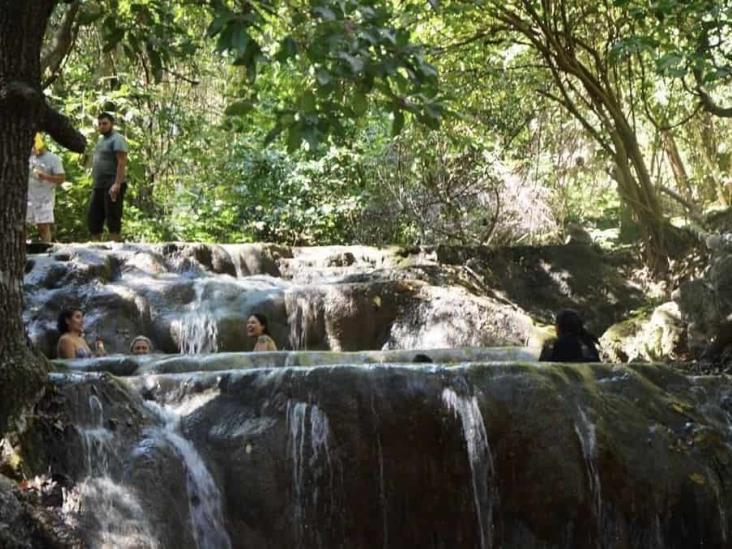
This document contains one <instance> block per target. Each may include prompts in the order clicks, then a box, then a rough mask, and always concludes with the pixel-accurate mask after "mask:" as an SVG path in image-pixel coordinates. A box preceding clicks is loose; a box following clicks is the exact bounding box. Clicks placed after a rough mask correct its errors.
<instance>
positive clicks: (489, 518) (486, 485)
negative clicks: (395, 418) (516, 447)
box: [442, 388, 499, 549]
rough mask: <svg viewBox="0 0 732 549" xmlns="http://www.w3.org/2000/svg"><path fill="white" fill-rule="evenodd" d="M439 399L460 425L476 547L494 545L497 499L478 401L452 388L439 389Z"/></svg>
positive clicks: (492, 469)
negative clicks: (475, 525)
mask: <svg viewBox="0 0 732 549" xmlns="http://www.w3.org/2000/svg"><path fill="white" fill-rule="evenodd" d="M442 402H443V404H444V405H445V406H446V407H447V409H448V410H450V411H451V412H452V413H453V414H454V415H455V416H456V417H457V418H459V419H460V423H461V424H462V427H463V435H464V436H465V443H466V446H467V450H468V461H469V463H470V472H471V480H472V488H473V503H474V505H475V516H476V520H477V521H478V527H479V529H480V546H481V548H488V549H490V548H492V547H493V546H494V540H493V538H494V532H495V525H494V518H495V517H494V513H495V512H496V508H497V507H498V503H499V498H498V490H497V488H496V486H495V471H494V467H493V458H492V456H491V449H490V446H489V444H488V435H487V433H486V430H485V423H484V422H483V416H482V414H481V413H480V408H479V407H478V400H477V398H476V397H475V396H473V397H471V398H467V397H464V396H460V395H458V394H457V393H456V392H455V391H454V390H453V389H450V388H445V389H444V390H443V391H442Z"/></svg>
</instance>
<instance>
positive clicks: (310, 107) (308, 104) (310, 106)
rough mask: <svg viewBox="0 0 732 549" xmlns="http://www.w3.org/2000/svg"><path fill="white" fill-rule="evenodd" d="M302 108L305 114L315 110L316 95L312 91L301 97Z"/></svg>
mask: <svg viewBox="0 0 732 549" xmlns="http://www.w3.org/2000/svg"><path fill="white" fill-rule="evenodd" d="M300 108H301V109H302V110H303V111H305V112H312V111H314V110H315V95H313V92H311V91H310V90H307V91H306V92H305V93H303V94H302V96H301V97H300Z"/></svg>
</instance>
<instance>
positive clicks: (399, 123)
mask: <svg viewBox="0 0 732 549" xmlns="http://www.w3.org/2000/svg"><path fill="white" fill-rule="evenodd" d="M403 127H404V113H403V112H402V111H394V120H393V121H392V123H391V135H392V137H396V136H397V135H399V134H400V133H402V128H403Z"/></svg>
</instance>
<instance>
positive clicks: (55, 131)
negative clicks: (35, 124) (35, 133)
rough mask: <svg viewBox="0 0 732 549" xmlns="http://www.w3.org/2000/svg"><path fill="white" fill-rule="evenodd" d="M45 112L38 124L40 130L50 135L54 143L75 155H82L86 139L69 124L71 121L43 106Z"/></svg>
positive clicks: (48, 106) (47, 106) (49, 107)
mask: <svg viewBox="0 0 732 549" xmlns="http://www.w3.org/2000/svg"><path fill="white" fill-rule="evenodd" d="M44 106H45V110H44V113H43V117H42V119H41V123H40V129H41V130H43V131H45V132H46V133H47V134H48V135H50V136H51V137H52V138H53V140H54V141H56V143H58V144H59V145H61V146H62V147H65V148H67V149H69V150H70V151H73V152H76V153H83V152H84V150H85V149H86V138H85V137H84V136H83V135H82V134H81V133H80V132H79V131H78V130H77V129H76V128H74V126H73V125H72V124H71V121H70V120H69V119H68V118H67V117H66V116H64V115H63V114H61V113H60V112H58V111H56V110H54V109H53V108H52V107H51V106H50V105H48V104H44Z"/></svg>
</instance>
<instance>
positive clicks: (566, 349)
mask: <svg viewBox="0 0 732 549" xmlns="http://www.w3.org/2000/svg"><path fill="white" fill-rule="evenodd" d="M554 327H555V329H556V332H557V337H556V339H554V340H552V341H550V342H548V343H546V344H545V345H544V348H543V349H542V350H541V356H540V357H539V360H541V361H544V362H600V354H599V353H598V350H597V348H598V347H599V345H600V341H599V340H598V339H597V337H596V336H595V335H594V334H592V333H590V332H588V331H587V330H585V327H584V326H583V324H582V319H581V318H580V315H579V314H578V313H577V311H574V310H572V309H563V310H561V311H559V313H558V314H557V317H556V320H555V322H554Z"/></svg>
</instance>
